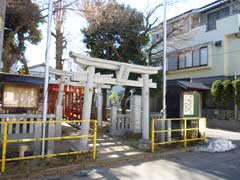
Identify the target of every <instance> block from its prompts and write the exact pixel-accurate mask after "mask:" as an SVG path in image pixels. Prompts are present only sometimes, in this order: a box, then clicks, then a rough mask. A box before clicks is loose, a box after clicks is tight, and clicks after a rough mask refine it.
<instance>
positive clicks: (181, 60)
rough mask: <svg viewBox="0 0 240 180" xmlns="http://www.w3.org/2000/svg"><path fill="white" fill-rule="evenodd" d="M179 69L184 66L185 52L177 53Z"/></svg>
mask: <svg viewBox="0 0 240 180" xmlns="http://www.w3.org/2000/svg"><path fill="white" fill-rule="evenodd" d="M178 58H179V69H183V68H185V54H180V55H179V57H178Z"/></svg>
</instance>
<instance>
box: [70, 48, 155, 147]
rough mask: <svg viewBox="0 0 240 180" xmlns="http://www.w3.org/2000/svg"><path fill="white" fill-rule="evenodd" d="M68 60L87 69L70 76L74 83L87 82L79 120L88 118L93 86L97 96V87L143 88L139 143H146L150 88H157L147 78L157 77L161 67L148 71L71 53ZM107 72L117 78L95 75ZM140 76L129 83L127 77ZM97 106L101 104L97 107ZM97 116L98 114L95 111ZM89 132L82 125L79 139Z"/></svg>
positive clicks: (147, 68) (84, 144)
mask: <svg viewBox="0 0 240 180" xmlns="http://www.w3.org/2000/svg"><path fill="white" fill-rule="evenodd" d="M70 57H71V58H73V59H74V61H75V63H77V64H79V65H81V66H83V67H85V68H86V72H80V73H78V72H76V73H73V75H72V80H73V81H80V82H86V86H85V92H84V103H83V112H82V119H84V120H88V119H90V115H91V107H92V95H93V88H94V84H99V86H98V92H101V86H100V85H122V86H133V87H141V88H142V102H144V103H142V111H143V113H142V140H141V142H142V143H143V144H145V143H146V144H147V143H149V141H150V140H149V88H156V87H157V85H156V83H153V82H152V80H151V79H149V75H152V74H157V73H158V70H160V67H149V66H141V65H135V64H128V63H122V62H116V61H111V60H106V59H99V58H93V57H89V56H83V55H81V54H78V53H74V52H71V53H70ZM96 68H97V69H107V70H112V71H115V72H116V78H114V77H113V75H100V74H96V73H95V69H96ZM130 73H135V74H141V76H142V77H141V78H138V80H129V79H128V78H129V74H130ZM99 105H100V104H99ZM98 108H101V107H98ZM98 112H101V111H100V110H99V109H98ZM88 132H89V123H87V122H84V123H83V124H82V130H81V135H87V134H88ZM87 145H88V139H81V140H80V147H79V148H86V147H87Z"/></svg>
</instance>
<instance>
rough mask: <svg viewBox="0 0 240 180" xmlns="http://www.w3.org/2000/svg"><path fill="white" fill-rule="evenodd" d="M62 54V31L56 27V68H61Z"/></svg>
mask: <svg viewBox="0 0 240 180" xmlns="http://www.w3.org/2000/svg"><path fill="white" fill-rule="evenodd" d="M62 55H63V33H62V32H61V30H58V29H56V69H59V70H62V69H63V63H62Z"/></svg>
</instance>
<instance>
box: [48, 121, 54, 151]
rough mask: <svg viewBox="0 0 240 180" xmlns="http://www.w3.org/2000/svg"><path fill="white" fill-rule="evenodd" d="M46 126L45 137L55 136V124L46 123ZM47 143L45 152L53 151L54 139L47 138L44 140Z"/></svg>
mask: <svg viewBox="0 0 240 180" xmlns="http://www.w3.org/2000/svg"><path fill="white" fill-rule="evenodd" d="M46 126H47V136H46V137H54V136H55V133H56V131H55V129H56V125H55V124H54V123H48V124H46ZM46 145H47V154H53V153H54V148H55V143H54V140H49V141H46Z"/></svg>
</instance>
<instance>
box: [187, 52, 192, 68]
mask: <svg viewBox="0 0 240 180" xmlns="http://www.w3.org/2000/svg"><path fill="white" fill-rule="evenodd" d="M192 65H193V61H192V51H189V52H187V53H186V67H192Z"/></svg>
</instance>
